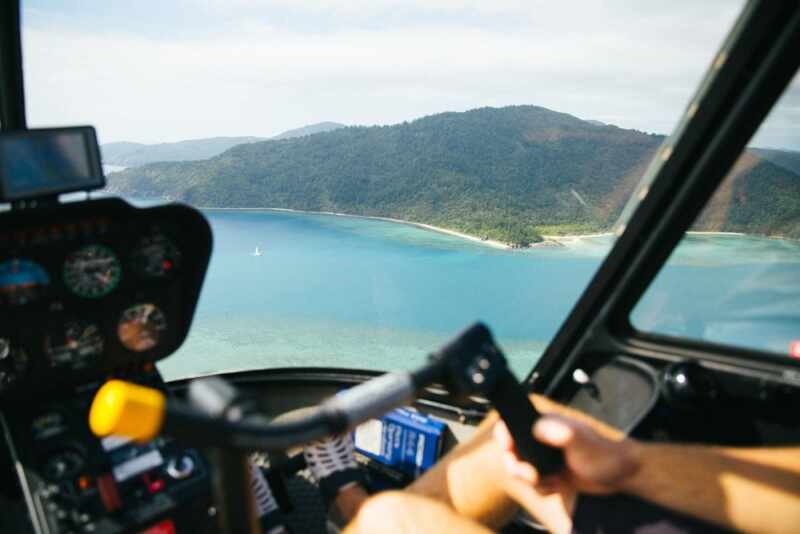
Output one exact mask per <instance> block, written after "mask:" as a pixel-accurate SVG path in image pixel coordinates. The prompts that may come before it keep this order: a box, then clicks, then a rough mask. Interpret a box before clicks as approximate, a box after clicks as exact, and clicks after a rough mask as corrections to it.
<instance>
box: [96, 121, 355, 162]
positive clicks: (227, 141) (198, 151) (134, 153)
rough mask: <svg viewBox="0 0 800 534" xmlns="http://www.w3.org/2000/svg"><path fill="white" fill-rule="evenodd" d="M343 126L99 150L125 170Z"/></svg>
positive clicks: (120, 145)
mask: <svg viewBox="0 0 800 534" xmlns="http://www.w3.org/2000/svg"><path fill="white" fill-rule="evenodd" d="M344 126H345V125H344V124H339V123H337V122H320V123H317V124H309V125H308V126H303V127H302V128H295V129H293V130H287V131H285V132H283V133H280V134H278V135H276V136H275V137H269V138H267V137H210V138H207V139H189V140H187V141H177V142H175V143H157V144H153V145H145V144H142V143H129V142H127V141H121V142H117V143H106V144H104V145H102V146H101V147H100V149H101V151H102V153H103V163H104V164H106V165H120V166H122V167H136V166H138V165H145V164H147V163H153V162H156V161H197V160H200V159H208V158H213V157H214V156H217V155H219V154H221V153H223V152H225V151H226V150H228V149H229V148H232V147H234V146H236V145H242V144H246V143H254V142H256V141H266V140H267V139H291V138H293V137H302V136H305V135H312V134H315V133H320V132H330V131H332V130H336V129H338V128H344Z"/></svg>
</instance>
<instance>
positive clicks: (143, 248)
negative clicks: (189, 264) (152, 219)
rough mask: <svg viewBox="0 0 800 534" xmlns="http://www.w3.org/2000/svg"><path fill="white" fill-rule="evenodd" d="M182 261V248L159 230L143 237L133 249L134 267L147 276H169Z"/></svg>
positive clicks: (138, 272)
mask: <svg viewBox="0 0 800 534" xmlns="http://www.w3.org/2000/svg"><path fill="white" fill-rule="evenodd" d="M180 263H181V252H180V250H178V247H176V246H175V244H174V243H173V242H172V241H170V240H169V238H168V237H167V236H165V235H164V234H162V233H161V232H159V231H155V232H153V233H152V234H150V235H147V236H145V237H143V238H142V239H141V240H140V241H139V243H138V245H137V246H136V248H135V249H134V251H133V269H134V270H135V271H136V273H137V274H139V275H140V276H143V277H145V278H164V277H167V276H169V275H171V274H172V273H174V272H176V271H177V269H178V267H180Z"/></svg>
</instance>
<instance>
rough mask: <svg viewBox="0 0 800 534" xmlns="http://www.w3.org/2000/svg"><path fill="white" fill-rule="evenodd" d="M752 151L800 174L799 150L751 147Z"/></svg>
mask: <svg viewBox="0 0 800 534" xmlns="http://www.w3.org/2000/svg"><path fill="white" fill-rule="evenodd" d="M750 151H751V152H754V153H755V154H756V155H757V156H760V157H762V158H764V159H765V160H767V161H770V162H772V163H774V164H775V165H777V166H779V167H783V168H784V169H787V170H790V171H792V172H793V173H795V174H798V175H800V152H798V151H797V150H775V149H771V148H751V149H750Z"/></svg>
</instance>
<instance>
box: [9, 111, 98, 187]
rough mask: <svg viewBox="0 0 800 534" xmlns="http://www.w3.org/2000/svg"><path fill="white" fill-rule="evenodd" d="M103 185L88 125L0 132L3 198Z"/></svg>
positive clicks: (94, 137) (93, 140) (95, 141)
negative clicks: (0, 133)
mask: <svg viewBox="0 0 800 534" xmlns="http://www.w3.org/2000/svg"><path fill="white" fill-rule="evenodd" d="M104 185H105V177H104V176H103V171H102V167H101V165H100V157H99V150H98V147H97V138H96V136H95V132H94V129H93V128H91V127H78V128H54V129H46V130H23V131H19V132H6V133H3V134H2V135H0V187H2V191H1V192H2V197H3V200H21V199H27V198H34V197H37V196H42V195H52V194H58V193H67V192H70V191H80V190H91V189H98V188H100V187H103V186H104Z"/></svg>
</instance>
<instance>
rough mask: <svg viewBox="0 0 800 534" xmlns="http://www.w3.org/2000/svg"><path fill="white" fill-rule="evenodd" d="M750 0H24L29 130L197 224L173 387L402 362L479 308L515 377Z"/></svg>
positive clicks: (587, 271) (170, 372)
mask: <svg viewBox="0 0 800 534" xmlns="http://www.w3.org/2000/svg"><path fill="white" fill-rule="evenodd" d="M740 7H741V4H739V3H736V2H728V1H724V2H722V1H720V2H702V3H699V2H692V1H681V2H670V3H669V4H663V5H660V4H659V5H655V4H653V5H643V4H641V3H633V4H632V3H630V2H604V3H602V4H601V3H589V4H587V3H579V4H570V3H564V2H559V3H554V2H546V3H536V4H535V3H532V2H528V1H524V2H519V1H513V0H509V1H506V2H465V3H456V2H450V1H429V0H425V1H424V2H423V1H411V2H402V3H398V2H393V1H386V2H378V1H371V2H355V3H347V2H342V3H337V2H328V1H321V0H300V1H291V2H288V1H280V0H272V1H261V2H228V1H225V2H220V1H210V2H209V1H199V0H198V1H192V0H183V1H179V2H174V3H167V2H155V1H151V2H145V1H143V2H125V3H114V2H105V1H99V0H97V1H88V2H81V3H80V4H79V5H78V4H67V3H63V2H56V1H48V0H38V1H29V2H25V3H24V11H23V38H24V43H23V45H24V52H25V53H24V60H25V67H26V70H25V73H26V94H27V98H28V109H29V123H30V124H31V126H33V127H35V126H54V125H63V124H92V125H94V126H96V128H97V131H98V135H99V138H100V141H101V143H102V152H103V158H104V164H105V168H106V172H107V174H108V190H107V193H109V194H116V195H122V196H124V197H126V198H128V199H130V200H131V201H134V202H139V203H148V202H163V201H164V200H177V201H182V202H187V203H190V204H192V205H194V206H196V207H198V208H200V209H202V210H203V211H204V213H205V215H206V216H207V217H208V219H209V220H210V222H211V225H212V229H213V232H214V238H215V247H214V255H213V258H212V261H211V265H210V270H209V273H208V276H207V279H206V284H205V288H204V290H203V294H202V298H201V302H200V306H199V308H198V310H197V313H196V317H195V322H194V325H193V329H192V332H191V334H190V336H189V338H188V340H187V341H186V343H185V344H184V346H183V347H182V349H181V350H180V351H179V352H178V353H177V354H175V355H174V356H172V357H170V358H168V359H167V360H165V361H164V362H162V363H161V364H160V367H161V369H162V370H163V371H164V373H165V374H166V375H167V377H168V378H175V377H180V376H188V375H194V374H198V373H210V372H217V371H222V370H236V369H258V368H270V367H283V366H335V367H355V368H370V369H398V368H411V367H415V366H418V365H419V364H420V363H422V361H423V358H424V357H425V355H426V354H427V353H428V352H430V351H431V350H433V349H435V348H436V347H438V346H439V345H440V344H441V343H442V342H444V341H445V340H447V339H448V338H449V337H450V336H452V335H453V334H454V333H455V332H457V331H458V330H460V329H462V328H463V327H465V326H466V325H468V324H470V323H471V322H473V321H475V320H477V319H481V320H484V321H486V322H487V323H488V324H489V325H490V326H491V327H492V329H493V330H494V332H495V334H496V336H497V338H498V340H499V342H500V344H501V346H502V347H503V348H504V349H505V350H506V352H507V354H508V356H509V359H510V360H511V362H512V366H513V369H514V370H515V371H516V372H517V373H518V374H524V373H526V372H527V371H529V370H530V369H531V367H532V366H533V365H534V363H535V362H536V360H537V358H538V357H539V355H540V354H541V352H542V351H543V349H544V347H545V346H546V344H547V343H548V342H549V340H550V338H551V337H552V336H553V335H554V334H555V332H556V330H557V328H558V327H559V325H560V324H561V322H562V321H563V319H564V318H565V317H566V315H567V313H568V312H569V311H570V309H571V308H572V306H573V305H574V303H575V301H576V300H577V298H578V296H579V295H580V293H581V291H582V290H583V289H584V288H585V286H586V284H587V282H588V281H589V279H590V277H591V275H592V274H593V273H594V271H595V270H596V268H597V267H598V265H599V263H600V262H601V260H602V259H603V257H604V256H605V255H606V253H607V252H608V250H609V248H610V246H611V244H612V242H613V237H612V236H611V235H610V233H609V232H610V230H611V229H612V227H613V225H614V223H615V221H616V220H617V218H618V217H619V215H620V212H621V210H622V208H623V206H624V205H625V204H626V202H627V200H628V197H629V196H630V195H631V192H632V191H633V188H634V187H635V186H636V184H637V183H638V182H639V180H640V178H641V176H642V174H643V173H644V170H645V168H646V166H647V164H648V162H649V161H650V159H651V158H652V156H653V154H654V153H655V151H656V150H657V148H658V146H659V145H660V144H661V142H662V141H663V134H666V133H669V132H670V130H671V129H672V128H673V126H674V125H675V123H676V122H677V120H678V117H679V116H680V113H681V111H682V110H683V109H684V107H685V106H686V103H687V102H688V100H689V98H690V97H691V95H692V93H693V91H694V89H695V87H696V85H697V83H698V82H699V80H700V79H701V77H702V75H703V73H704V71H705V68H706V66H707V65H708V64H709V63H710V61H711V60H712V58H713V55H714V53H715V51H716V49H717V47H718V45H719V43H720V42H721V41H722V39H723V37H724V35H725V33H726V32H727V30H728V29H729V28H730V26H731V25H732V23H733V21H734V19H735V16H736V14H737V13H738V11H739V8H740ZM334 214H336V215H334ZM343 215H347V216H343ZM352 215H358V216H362V217H358V218H357V217H351V216H352ZM364 216H366V217H368V218H365V217H364Z"/></svg>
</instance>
